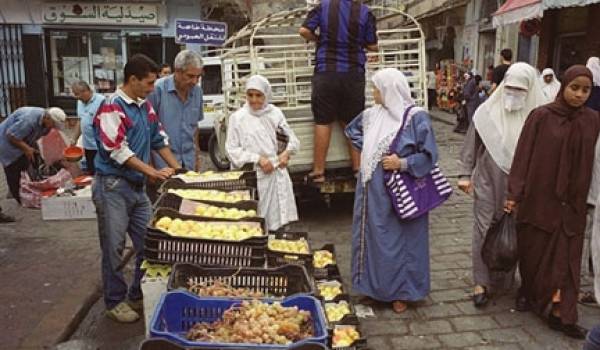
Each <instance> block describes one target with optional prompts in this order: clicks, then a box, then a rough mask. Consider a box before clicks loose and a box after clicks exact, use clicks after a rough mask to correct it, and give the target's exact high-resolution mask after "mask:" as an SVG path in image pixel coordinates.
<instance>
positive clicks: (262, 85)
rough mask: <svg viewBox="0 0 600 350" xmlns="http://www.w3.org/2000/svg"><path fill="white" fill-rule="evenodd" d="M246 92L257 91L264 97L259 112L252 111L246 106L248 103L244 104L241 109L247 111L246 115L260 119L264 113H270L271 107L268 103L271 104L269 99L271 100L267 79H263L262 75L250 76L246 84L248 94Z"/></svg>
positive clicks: (269, 85) (248, 105)
mask: <svg viewBox="0 0 600 350" xmlns="http://www.w3.org/2000/svg"><path fill="white" fill-rule="evenodd" d="M248 90H258V91H260V92H261V93H262V94H263V95H265V102H264V103H263V105H262V108H261V109H259V110H254V109H252V108H251V107H250V104H248V102H246V103H245V104H244V107H243V108H244V109H246V110H247V111H248V113H250V114H252V115H253V116H255V117H260V116H262V115H264V114H265V113H268V112H270V111H271V109H272V107H273V106H272V105H271V104H269V102H271V98H272V94H271V84H270V83H269V81H268V80H267V78H265V77H263V76H262V75H253V76H251V77H250V78H249V79H248V81H247V82H246V92H248Z"/></svg>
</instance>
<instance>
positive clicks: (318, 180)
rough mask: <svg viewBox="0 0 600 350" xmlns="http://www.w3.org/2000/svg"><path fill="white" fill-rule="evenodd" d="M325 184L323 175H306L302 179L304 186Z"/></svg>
mask: <svg viewBox="0 0 600 350" xmlns="http://www.w3.org/2000/svg"><path fill="white" fill-rule="evenodd" d="M324 182H325V173H319V174H315V173H312V172H311V173H308V174H306V176H305V177H304V183H306V184H311V183H312V184H322V183H324Z"/></svg>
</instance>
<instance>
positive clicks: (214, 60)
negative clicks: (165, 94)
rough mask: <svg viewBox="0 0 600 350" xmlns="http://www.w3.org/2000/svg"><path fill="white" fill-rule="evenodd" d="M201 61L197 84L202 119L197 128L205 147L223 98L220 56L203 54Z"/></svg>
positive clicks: (212, 130) (221, 106)
mask: <svg viewBox="0 0 600 350" xmlns="http://www.w3.org/2000/svg"><path fill="white" fill-rule="evenodd" d="M202 61H203V62H204V69H203V71H204V72H203V75H202V79H201V80H200V82H199V84H200V86H202V93H203V95H202V100H203V104H204V106H203V110H204V119H202V120H201V121H199V122H198V129H199V130H200V140H201V143H202V144H203V145H204V147H203V148H207V147H208V140H209V139H210V136H211V135H212V134H213V132H214V125H215V119H216V118H217V115H218V114H219V113H218V112H219V111H220V110H221V109H222V108H223V102H224V101H225V98H224V96H223V88H222V85H223V84H222V82H221V58H220V57H219V56H205V57H202Z"/></svg>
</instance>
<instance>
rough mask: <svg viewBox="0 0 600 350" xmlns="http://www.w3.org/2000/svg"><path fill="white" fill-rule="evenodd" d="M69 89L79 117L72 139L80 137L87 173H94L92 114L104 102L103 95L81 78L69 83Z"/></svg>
mask: <svg viewBox="0 0 600 350" xmlns="http://www.w3.org/2000/svg"><path fill="white" fill-rule="evenodd" d="M71 91H72V92H73V95H74V96H75V98H76V99H77V100H78V101H77V116H78V117H79V125H80V129H79V132H78V133H77V135H76V136H75V139H74V141H75V142H77V139H78V138H79V136H80V135H83V137H82V143H83V149H84V150H85V165H86V167H87V170H88V173H90V174H92V175H93V174H94V172H95V168H94V157H95V156H96V152H97V150H98V148H97V147H96V140H95V139H94V125H93V121H94V116H95V115H96V112H97V111H98V108H99V107H100V105H101V104H102V103H103V102H104V96H102V95H100V94H97V93H95V92H93V91H92V89H91V88H90V86H89V85H88V83H86V82H85V81H83V80H80V81H77V82H75V83H73V85H71Z"/></svg>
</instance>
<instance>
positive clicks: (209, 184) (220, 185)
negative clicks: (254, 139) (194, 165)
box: [159, 171, 257, 193]
mask: <svg viewBox="0 0 600 350" xmlns="http://www.w3.org/2000/svg"><path fill="white" fill-rule="evenodd" d="M256 185H257V180H256V173H255V172H253V171H247V172H245V173H244V174H242V176H240V178H239V179H237V180H218V181H204V182H193V183H186V182H185V181H183V180H181V179H177V178H172V179H168V180H166V181H165V182H163V184H162V186H161V187H160V189H159V192H160V193H166V192H167V191H168V190H169V189H171V188H173V189H175V188H186V189H193V188H195V189H206V190H224V191H225V190H228V191H233V190H245V189H247V188H256Z"/></svg>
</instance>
